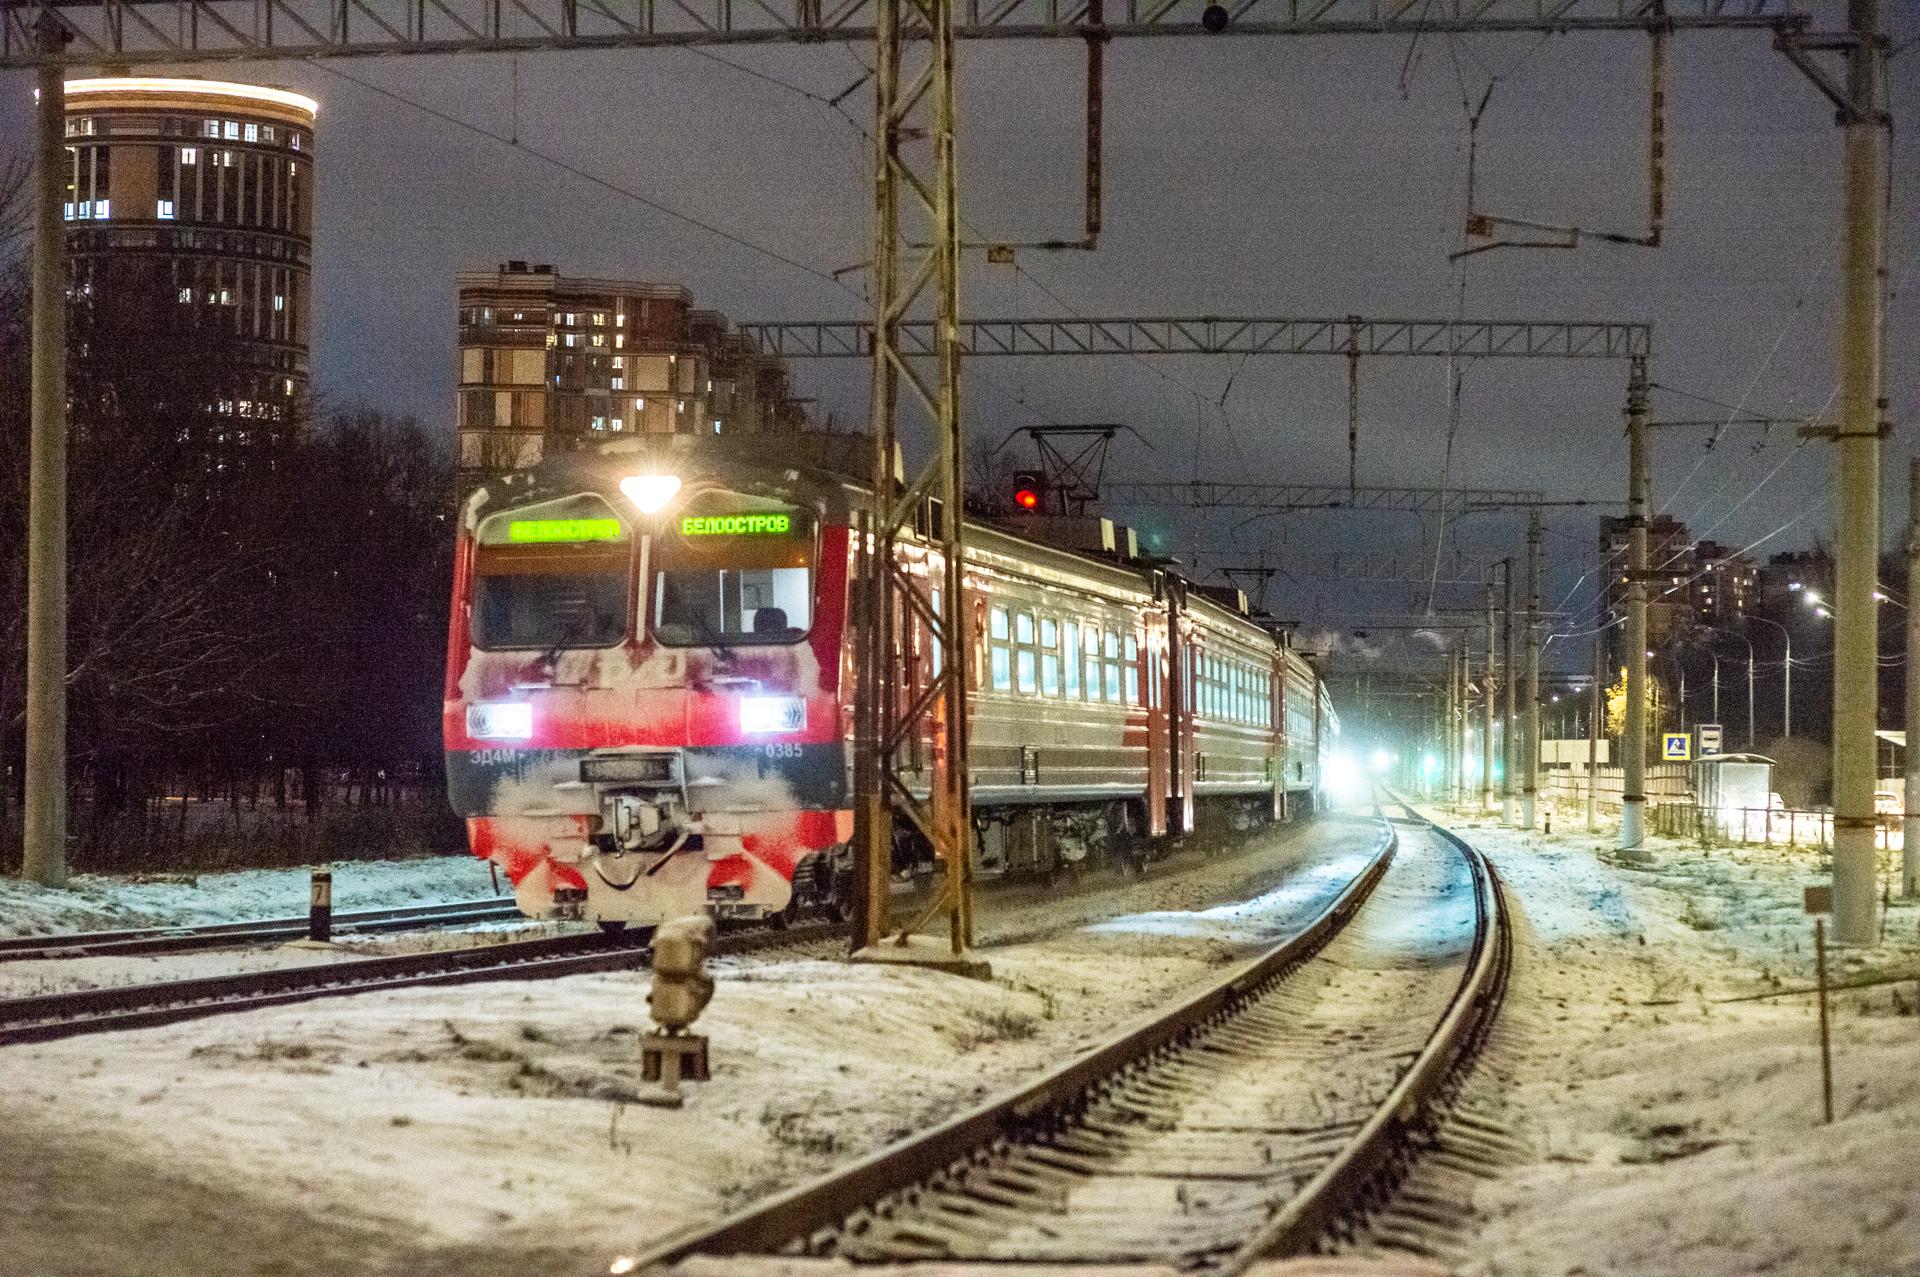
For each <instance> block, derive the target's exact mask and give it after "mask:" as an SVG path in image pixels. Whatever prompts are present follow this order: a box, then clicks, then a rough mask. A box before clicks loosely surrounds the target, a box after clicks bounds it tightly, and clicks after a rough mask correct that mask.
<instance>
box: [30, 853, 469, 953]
mask: <svg viewBox="0 0 1920 1277" xmlns="http://www.w3.org/2000/svg"><path fill="white" fill-rule="evenodd" d="M310 878H311V868H310V867H300V868H293V869H239V870H223V871H219V872H209V873H195V874H164V875H154V874H137V875H132V876H120V875H111V874H76V875H75V876H74V878H73V880H72V882H71V883H70V884H69V885H68V886H67V887H66V888H64V889H51V888H46V887H38V886H34V885H33V884H31V883H26V882H21V881H20V880H18V879H16V878H6V877H0V936H35V935H50V934H53V933H55V932H61V931H105V930H114V929H118V928H122V927H158V926H166V927H170V926H191V925H195V924H200V923H209V922H250V921H253V920H255V919H259V918H289V917H293V916H296V915H298V914H303V913H305V912H306V911H307V888H308V883H309V881H310ZM503 885H504V884H503ZM494 894H495V891H494V885H493V882H492V880H491V878H490V877H489V875H488V873H487V865H486V863H485V862H484V861H480V860H475V859H474V858H473V857H471V856H464V855H458V856H419V857H412V858H409V859H405V860H356V861H353V862H351V863H343V864H338V865H335V866H334V867H333V907H334V908H335V909H336V910H341V911H345V910H349V909H378V908H382V907H384V906H388V905H403V904H410V903H414V902H421V903H426V902H434V901H442V900H477V899H480V898H482V897H485V896H491V895H494Z"/></svg>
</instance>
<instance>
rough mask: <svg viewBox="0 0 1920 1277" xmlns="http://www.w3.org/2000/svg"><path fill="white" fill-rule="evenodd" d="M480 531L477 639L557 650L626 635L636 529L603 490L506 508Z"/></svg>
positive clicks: (490, 645)
mask: <svg viewBox="0 0 1920 1277" xmlns="http://www.w3.org/2000/svg"><path fill="white" fill-rule="evenodd" d="M475 539H476V540H477V542H478V545H477V547H476V554H475V556H474V579H473V612H472V616H473V641H474V644H475V646H477V647H480V648H482V649H484V650H490V651H502V650H513V649H536V650H547V649H556V650H557V649H566V648H594V647H611V646H612V645H614V644H616V643H619V642H621V641H622V640H624V639H625V638H626V636H627V630H628V624H627V619H628V615H629V612H630V611H631V608H630V604H629V602H628V583H629V575H630V567H631V563H632V553H633V551H632V534H631V531H630V529H629V528H628V527H627V525H626V523H625V522H623V521H622V520H621V519H620V517H619V516H618V515H617V514H616V513H615V511H614V510H613V508H612V507H611V506H609V505H608V504H607V503H606V502H605V501H603V500H601V499H600V498H599V497H597V496H593V495H591V494H582V495H580V496H576V497H564V498H561V499H560V500H557V501H544V502H541V503H540V504H538V505H532V506H526V507H523V508H521V509H518V510H509V511H503V512H502V513H500V514H496V515H493V516H492V517H490V518H488V519H485V520H483V521H482V522H481V524H480V527H479V529H478V531H477V533H476V538H475Z"/></svg>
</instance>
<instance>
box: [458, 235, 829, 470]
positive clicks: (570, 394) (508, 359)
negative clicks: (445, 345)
mask: <svg viewBox="0 0 1920 1277" xmlns="http://www.w3.org/2000/svg"><path fill="white" fill-rule="evenodd" d="M459 307H460V382H459V404H458V429H459V436H460V465H461V468H462V470H463V471H465V472H466V473H467V474H468V475H469V476H477V475H482V474H488V473H495V472H498V471H502V470H511V469H518V468H524V467H526V466H530V465H533V464H535V463H536V462H538V461H539V460H540V458H541V457H542V456H543V455H545V454H546V453H547V452H548V451H559V450H564V449H567V448H572V447H578V446H581V445H582V444H583V443H585V442H588V441H590V440H594V439H602V438H606V437H609V436H615V435H622V434H693V433H700V434H759V433H765V432H769V431H787V430H795V429H800V428H803V427H804V425H805V413H804V411H803V408H802V406H801V404H800V403H799V402H798V401H797V400H795V399H794V397H793V395H792V391H791V388H790V385H789V382H788V378H787V371H786V367H785V365H784V364H783V363H781V362H780V361H779V360H777V359H773V358H770V357H768V356H765V355H762V354H760V353H759V352H758V351H757V350H755V349H754V347H753V345H752V343H751V342H749V341H747V340H746V339H745V338H744V337H742V336H740V335H739V334H738V333H733V332H729V331H728V324H727V319H726V317H725V316H723V315H721V314H719V313H717V312H715V311H710V310H696V309H694V307H693V296H692V294H691V293H689V292H688V291H687V290H686V289H685V288H682V287H680V286H678V285H674V284H657V283H638V282H633V281H628V280H612V279H588V278H580V277H572V276H564V275H561V274H560V273H559V272H558V271H556V270H555V269H554V268H553V267H552V266H547V265H530V264H528V263H527V262H524V261H512V262H507V263H504V264H503V265H501V266H499V267H497V268H495V269H492V270H471V271H462V272H461V273H460V276H459Z"/></svg>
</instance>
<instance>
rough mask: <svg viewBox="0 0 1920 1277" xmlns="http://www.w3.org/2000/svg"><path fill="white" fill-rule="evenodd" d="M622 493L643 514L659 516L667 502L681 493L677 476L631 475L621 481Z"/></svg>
mask: <svg viewBox="0 0 1920 1277" xmlns="http://www.w3.org/2000/svg"><path fill="white" fill-rule="evenodd" d="M620 491H621V492H623V493H625V494H626V498H627V500H629V501H631V502H633V504H634V507H635V508H636V509H637V510H639V511H640V513H641V514H658V513H660V512H661V511H662V510H664V509H666V508H667V502H669V501H671V500H673V499H674V497H676V496H678V495H679V493H680V476H679V475H677V474H630V475H628V476H627V477H626V478H624V479H622V480H621V481H620Z"/></svg>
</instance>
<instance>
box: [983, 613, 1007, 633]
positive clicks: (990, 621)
mask: <svg viewBox="0 0 1920 1277" xmlns="http://www.w3.org/2000/svg"><path fill="white" fill-rule="evenodd" d="M987 637H988V638H997V639H1004V638H1006V637H1007V609H1005V608H1003V607H996V608H992V609H990V610H989V611H988V612H987Z"/></svg>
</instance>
